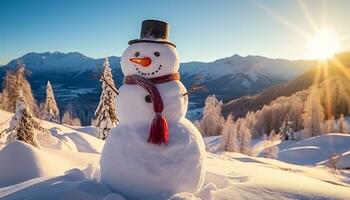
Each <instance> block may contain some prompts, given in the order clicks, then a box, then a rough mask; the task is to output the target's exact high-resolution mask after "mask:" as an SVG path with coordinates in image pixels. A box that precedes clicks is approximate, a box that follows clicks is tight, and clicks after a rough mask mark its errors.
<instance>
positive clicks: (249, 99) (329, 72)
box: [223, 51, 350, 118]
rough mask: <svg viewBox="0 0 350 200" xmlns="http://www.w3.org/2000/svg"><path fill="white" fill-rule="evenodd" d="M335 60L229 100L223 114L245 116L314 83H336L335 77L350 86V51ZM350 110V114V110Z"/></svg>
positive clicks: (336, 98) (341, 93)
mask: <svg viewBox="0 0 350 200" xmlns="http://www.w3.org/2000/svg"><path fill="white" fill-rule="evenodd" d="M334 60H337V62H334V61H329V62H328V64H327V65H323V66H322V65H320V67H319V68H312V69H310V70H308V71H306V72H304V73H303V74H301V75H299V76H297V77H296V78H294V79H291V80H289V81H287V82H285V83H281V84H276V85H274V86H271V87H270V88H267V89H265V90H264V91H262V92H261V93H258V94H256V95H252V96H243V97H240V98H237V99H233V100H231V101H228V102H226V103H225V104H224V105H223V114H224V116H227V115H228V114H229V113H232V114H233V115H234V116H235V117H236V118H237V117H243V116H244V115H245V114H246V113H247V112H248V111H257V110H259V109H261V108H262V107H263V106H264V105H268V104H269V103H270V102H271V101H273V100H275V99H277V98H278V97H282V96H286V97H288V96H291V95H292V94H294V93H296V92H298V91H302V90H306V89H308V88H309V87H310V86H312V85H314V84H322V83H324V82H326V81H328V82H330V83H331V84H335V81H334V80H333V79H335V80H337V81H338V82H339V81H341V85H343V87H344V88H348V87H350V51H349V52H343V53H339V54H337V55H335V59H334ZM337 63H338V64H337ZM316 65H317V64H316ZM339 65H341V66H339ZM315 80H317V81H315ZM329 87H331V86H329ZM334 92H335V93H337V91H328V93H334ZM338 93H339V95H340V96H341V95H344V96H345V98H349V97H348V96H347V93H345V92H344V91H342V92H338ZM339 95H333V98H334V99H332V100H333V101H339V100H338V99H339V98H338V97H336V96H339ZM323 98H325V97H323ZM347 101H348V103H349V102H350V99H347ZM344 105H346V104H344ZM326 106H327V105H326ZM349 109H350V107H349ZM333 110H334V109H333ZM345 110H346V109H345ZM348 112H349V114H350V110H349V111H348ZM335 114H339V113H335Z"/></svg>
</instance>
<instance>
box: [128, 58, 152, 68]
mask: <svg viewBox="0 0 350 200" xmlns="http://www.w3.org/2000/svg"><path fill="white" fill-rule="evenodd" d="M129 60H130V61H131V62H133V63H136V64H139V65H141V66H142V67H148V66H149V65H150V64H151V63H152V60H151V58H149V57H144V58H130V59H129Z"/></svg>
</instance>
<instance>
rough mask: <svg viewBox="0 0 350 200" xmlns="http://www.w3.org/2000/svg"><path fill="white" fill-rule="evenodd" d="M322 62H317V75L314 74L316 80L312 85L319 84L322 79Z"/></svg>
mask: <svg viewBox="0 0 350 200" xmlns="http://www.w3.org/2000/svg"><path fill="white" fill-rule="evenodd" d="M321 68H322V66H321V62H317V66H316V75H315V76H314V80H313V83H312V85H316V84H318V82H319V80H320V76H321Z"/></svg>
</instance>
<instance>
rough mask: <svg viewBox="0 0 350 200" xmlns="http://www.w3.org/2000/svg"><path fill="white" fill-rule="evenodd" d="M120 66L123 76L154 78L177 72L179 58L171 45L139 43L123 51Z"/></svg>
mask: <svg viewBox="0 0 350 200" xmlns="http://www.w3.org/2000/svg"><path fill="white" fill-rule="evenodd" d="M120 64H121V68H122V71H123V73H124V75H125V76H129V75H139V76H142V77H145V78H154V77H159V76H164V75H168V74H171V73H176V72H178V70H179V56H178V53H177V51H176V48H175V47H173V46H172V45H169V44H164V43H152V42H139V43H134V44H131V45H130V46H129V47H128V48H127V49H126V50H125V51H124V53H123V55H122V58H121V61H120Z"/></svg>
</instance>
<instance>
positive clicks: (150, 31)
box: [129, 20, 176, 47]
mask: <svg viewBox="0 0 350 200" xmlns="http://www.w3.org/2000/svg"><path fill="white" fill-rule="evenodd" d="M140 42H151V43H163V44H169V45H171V46H173V47H176V45H175V44H174V43H172V42H170V41H169V24H168V23H166V22H163V21H158V20H144V21H143V22H142V28H141V34H140V39H135V40H131V41H129V45H131V44H134V43H140Z"/></svg>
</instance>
